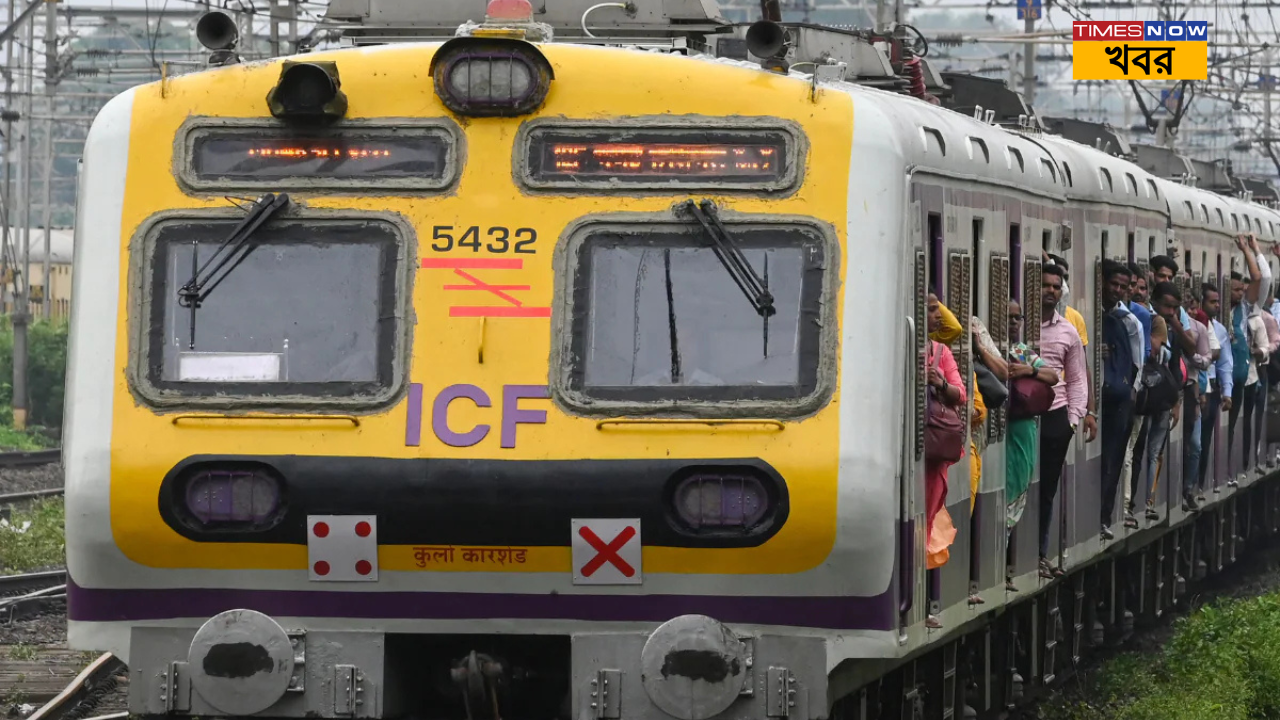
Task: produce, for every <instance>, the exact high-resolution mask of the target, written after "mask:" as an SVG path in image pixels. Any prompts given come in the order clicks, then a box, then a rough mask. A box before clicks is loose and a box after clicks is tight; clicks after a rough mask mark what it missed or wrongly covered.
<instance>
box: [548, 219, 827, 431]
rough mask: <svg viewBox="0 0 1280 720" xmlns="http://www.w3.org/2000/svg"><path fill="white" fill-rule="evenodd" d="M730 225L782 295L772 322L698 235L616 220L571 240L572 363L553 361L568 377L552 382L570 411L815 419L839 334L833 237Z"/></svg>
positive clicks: (758, 270) (803, 229) (563, 350)
mask: <svg viewBox="0 0 1280 720" xmlns="http://www.w3.org/2000/svg"><path fill="white" fill-rule="evenodd" d="M726 226H727V228H728V230H729V232H730V233H731V234H732V235H733V237H734V238H735V239H736V240H737V242H738V245H739V247H740V248H741V249H742V254H743V256H745V260H746V263H747V264H749V265H750V267H751V268H752V269H753V271H754V274H755V276H756V278H758V279H760V280H761V281H762V284H763V287H765V288H766V289H767V290H768V292H769V293H770V294H771V295H772V297H773V308H774V310H775V313H774V314H773V315H770V316H768V317H766V316H765V315H764V314H762V313H761V312H760V311H759V309H758V307H757V305H756V302H755V301H754V300H753V299H752V297H749V296H748V295H749V294H748V293H744V291H743V289H742V288H741V287H740V286H739V285H738V284H737V283H736V282H735V281H734V278H733V276H732V275H731V274H730V272H729V270H728V269H727V268H726V266H725V265H724V264H723V263H722V260H721V259H720V258H718V257H717V254H716V252H715V250H714V248H713V247H712V246H711V245H709V244H708V242H707V240H706V238H705V237H704V236H703V235H702V233H701V232H700V228H696V227H694V228H691V227H688V226H687V225H670V226H658V227H654V226H652V225H646V226H643V227H641V226H638V225H636V226H631V227H628V224H623V223H610V224H607V225H606V224H602V225H600V226H595V227H590V226H589V227H587V228H585V229H584V230H582V231H580V233H579V234H578V235H577V237H575V238H572V239H571V241H570V249H569V257H570V260H569V265H570V267H569V268H568V277H567V281H568V282H567V283H566V285H567V286H568V287H569V288H570V290H569V292H567V293H566V294H565V300H566V301H567V303H568V308H567V316H568V317H567V322H566V327H567V329H568V332H567V333H566V334H565V335H564V336H563V337H562V340H561V343H560V350H559V352H560V354H561V356H562V357H563V358H564V360H563V361H560V362H556V363H553V367H556V366H558V367H562V368H564V369H563V370H562V371H561V375H560V376H559V377H553V383H556V384H557V385H558V387H557V390H559V391H561V394H562V396H563V397H564V399H565V400H566V401H567V403H568V404H570V405H572V406H575V407H577V408H578V409H580V410H583V411H585V412H591V411H596V412H615V411H616V410H617V409H618V406H619V405H623V406H631V407H635V408H637V409H641V408H644V409H648V410H650V411H651V410H652V408H653V407H655V406H662V407H670V406H671V405H672V404H673V403H674V404H677V405H679V406H681V407H683V408H685V409H688V410H693V411H695V412H696V411H698V410H702V409H706V410H707V411H708V412H720V413H723V412H724V411H723V410H722V409H721V410H717V409H716V406H718V405H722V404H724V403H734V404H739V403H742V402H743V401H746V402H751V401H755V402H771V403H773V404H774V405H775V406H776V410H777V412H776V414H779V415H787V414H796V413H800V412H807V411H808V403H806V402H805V401H806V400H808V399H813V398H815V397H818V396H819V395H820V394H821V393H822V392H823V391H821V390H820V386H821V385H822V384H821V383H820V382H819V379H820V372H819V368H820V355H821V349H822V347H823V334H824V330H823V328H824V327H832V328H833V327H834V325H833V324H831V323H829V322H826V321H827V320H829V318H824V317H823V315H824V313H826V312H829V311H830V307H829V306H830V302H828V301H827V300H828V299H827V298H826V295H827V294H828V292H829V291H828V290H827V289H826V286H827V284H828V282H827V281H828V278H827V277H826V275H825V269H826V267H827V266H828V261H827V255H828V250H827V247H828V240H827V239H826V238H825V237H824V234H823V233H820V232H819V231H818V230H817V229H816V228H810V227H807V226H804V225H800V224H791V225H772V226H770V225H764V224H755V223H752V224H747V223H726ZM574 246H576V247H574ZM639 338H644V339H645V341H644V342H639V341H638V339H639ZM802 406H804V407H802ZM641 411H643V410H641Z"/></svg>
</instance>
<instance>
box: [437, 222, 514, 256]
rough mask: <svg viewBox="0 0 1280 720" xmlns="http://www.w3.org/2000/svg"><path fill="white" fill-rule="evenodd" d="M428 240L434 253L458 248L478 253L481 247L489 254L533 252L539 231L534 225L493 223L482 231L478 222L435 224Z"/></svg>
mask: <svg viewBox="0 0 1280 720" xmlns="http://www.w3.org/2000/svg"><path fill="white" fill-rule="evenodd" d="M431 239H432V241H433V242H432V243H431V249H432V250H435V251H437V252H448V251H450V250H452V249H454V248H455V247H458V248H471V252H480V250H481V249H482V248H483V249H484V250H486V251H488V252H491V253H505V252H516V253H525V254H529V255H532V254H534V253H536V252H537V250H536V249H535V248H534V246H533V245H534V243H536V242H537V241H538V231H537V230H534V229H533V228H516V229H515V230H512V229H511V228H507V227H501V226H495V227H491V228H489V229H488V230H485V231H483V232H481V230H480V227H479V226H478V225H472V226H471V227H454V226H453V225H436V226H435V227H433V228H431Z"/></svg>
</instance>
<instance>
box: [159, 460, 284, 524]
mask: <svg viewBox="0 0 1280 720" xmlns="http://www.w3.org/2000/svg"><path fill="white" fill-rule="evenodd" d="M180 497H181V501H180V502H181V508H180V510H181V512H180V513H179V515H180V516H181V517H182V518H183V520H184V521H185V522H186V524H187V525H188V526H190V527H191V528H192V529H194V530H219V529H224V530H231V531H235V530H245V531H261V530H268V529H270V528H271V527H273V526H275V524H276V523H278V522H279V521H280V518H281V517H282V516H283V514H284V513H283V510H284V488H283V485H282V483H281V482H280V480H279V479H278V478H277V477H276V476H275V475H274V473H271V472H270V471H268V470H266V469H265V467H255V466H252V465H245V466H242V467H233V466H228V467H220V466H213V465H206V466H200V467H196V468H193V469H192V471H190V472H188V473H187V475H186V477H185V479H184V481H183V483H182V490H181V491H180Z"/></svg>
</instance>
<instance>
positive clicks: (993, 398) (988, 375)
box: [973, 362, 1009, 410]
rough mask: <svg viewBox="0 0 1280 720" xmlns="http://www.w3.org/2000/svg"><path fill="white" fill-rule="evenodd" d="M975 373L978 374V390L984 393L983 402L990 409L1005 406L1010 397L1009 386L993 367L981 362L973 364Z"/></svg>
mask: <svg viewBox="0 0 1280 720" xmlns="http://www.w3.org/2000/svg"><path fill="white" fill-rule="evenodd" d="M973 374H974V375H977V376H978V392H980V393H982V402H983V403H984V404H985V405H986V406H987V409H988V410H995V409H996V408H999V407H1004V404H1005V401H1007V400H1008V399H1009V388H1007V387H1005V384H1004V383H1002V382H1000V379H999V378H997V377H996V374H995V373H993V372H991V368H989V367H987V366H986V365H983V364H982V363H981V362H976V363H974V364H973Z"/></svg>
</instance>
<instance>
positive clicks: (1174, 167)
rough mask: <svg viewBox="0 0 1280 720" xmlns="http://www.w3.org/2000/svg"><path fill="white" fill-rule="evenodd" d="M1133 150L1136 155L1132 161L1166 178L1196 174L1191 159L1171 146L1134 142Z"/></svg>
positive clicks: (1177, 178) (1175, 178) (1179, 179)
mask: <svg viewBox="0 0 1280 720" xmlns="http://www.w3.org/2000/svg"><path fill="white" fill-rule="evenodd" d="M1133 152H1134V154H1135V155H1136V156H1137V157H1136V159H1135V160H1134V162H1136V163H1137V164H1138V167H1140V168H1142V169H1143V170H1146V171H1147V172H1149V173H1151V174H1152V175H1155V176H1156V177H1162V178H1165V179H1166V180H1178V181H1181V180H1182V179H1183V178H1185V177H1188V176H1194V175H1195V174H1196V170H1195V168H1193V167H1192V166H1191V160H1190V159H1189V158H1187V157H1185V156H1182V155H1179V154H1178V153H1177V152H1176V151H1174V150H1173V148H1167V147H1163V146H1160V145H1146V144H1142V143H1134V145H1133Z"/></svg>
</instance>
